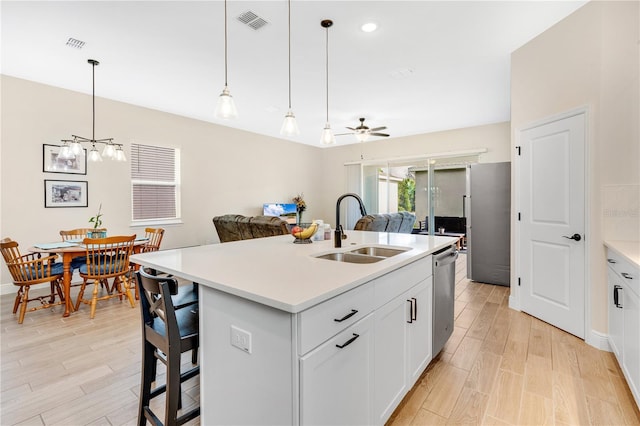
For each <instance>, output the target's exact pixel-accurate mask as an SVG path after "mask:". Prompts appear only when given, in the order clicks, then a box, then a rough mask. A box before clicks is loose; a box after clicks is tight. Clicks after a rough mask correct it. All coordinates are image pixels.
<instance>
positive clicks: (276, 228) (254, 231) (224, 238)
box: [213, 214, 289, 243]
mask: <svg viewBox="0 0 640 426" xmlns="http://www.w3.org/2000/svg"><path fill="white" fill-rule="evenodd" d="M213 224H214V226H215V227H216V232H217V233H218V238H219V239H220V242H221V243H226V242H229V241H240V240H250V239H252V238H262V237H272V236H274V235H287V234H288V233H289V224H288V223H287V222H286V221H285V220H282V219H280V218H279V217H275V216H251V217H247V216H243V215H241V214H225V215H223V216H216V217H214V218H213Z"/></svg>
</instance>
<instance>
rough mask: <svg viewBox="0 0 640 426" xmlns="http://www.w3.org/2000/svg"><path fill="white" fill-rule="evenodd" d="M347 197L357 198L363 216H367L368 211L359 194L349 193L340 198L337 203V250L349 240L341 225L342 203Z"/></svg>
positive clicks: (335, 237) (335, 238)
mask: <svg viewBox="0 0 640 426" xmlns="http://www.w3.org/2000/svg"><path fill="white" fill-rule="evenodd" d="M347 197H353V198H355V199H356V200H357V201H358V204H359V205H360V213H362V216H366V215H367V209H365V207H364V203H363V202H362V198H360V196H359V195H358V194H354V193H352V192H349V193H347V194H343V195H341V196H340V197H338V201H337V202H336V230H335V231H334V238H333V240H334V247H336V248H338V247H342V240H344V239H346V238H347V236H346V235H345V234H344V230H343V229H342V225H340V202H341V201H342V200H343V199H345V198H347Z"/></svg>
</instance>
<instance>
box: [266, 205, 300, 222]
mask: <svg viewBox="0 0 640 426" xmlns="http://www.w3.org/2000/svg"><path fill="white" fill-rule="evenodd" d="M262 214H263V215H264V216H277V217H279V218H281V219H283V220H286V221H287V222H288V223H296V217H297V209H296V204H295V203H264V204H263V205H262Z"/></svg>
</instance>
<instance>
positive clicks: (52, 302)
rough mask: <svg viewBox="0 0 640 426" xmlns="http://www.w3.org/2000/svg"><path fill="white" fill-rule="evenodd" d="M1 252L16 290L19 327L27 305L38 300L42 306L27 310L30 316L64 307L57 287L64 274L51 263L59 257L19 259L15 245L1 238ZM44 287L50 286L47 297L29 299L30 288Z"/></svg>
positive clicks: (58, 267)
mask: <svg viewBox="0 0 640 426" xmlns="http://www.w3.org/2000/svg"><path fill="white" fill-rule="evenodd" d="M0 251H2V257H3V258H4V261H5V263H6V264H7V267H8V268H9V272H10V273H11V277H12V279H13V284H15V285H17V286H18V293H17V294H16V299H15V302H14V303H13V313H14V314H15V313H16V312H17V311H18V308H20V313H19V315H18V324H22V322H23V321H24V316H25V314H26V313H27V305H28V304H29V302H32V301H35V300H38V301H39V302H40V304H41V306H38V307H34V308H31V309H29V312H32V311H37V310H39V309H46V308H49V307H51V306H57V305H62V304H64V303H65V300H64V296H63V293H62V288H61V287H60V279H61V278H62V273H63V270H62V264H61V263H54V260H55V259H56V258H57V257H58V256H57V255H51V256H45V257H41V255H40V253H29V254H25V255H21V254H20V250H19V249H18V243H17V242H15V241H13V240H12V239H11V238H4V239H3V240H1V241H0ZM45 283H46V284H49V288H50V291H49V294H46V295H43V296H36V297H32V298H31V299H30V298H29V290H30V288H31V286H33V285H37V284H45ZM56 294H57V295H58V297H59V298H60V301H59V302H56Z"/></svg>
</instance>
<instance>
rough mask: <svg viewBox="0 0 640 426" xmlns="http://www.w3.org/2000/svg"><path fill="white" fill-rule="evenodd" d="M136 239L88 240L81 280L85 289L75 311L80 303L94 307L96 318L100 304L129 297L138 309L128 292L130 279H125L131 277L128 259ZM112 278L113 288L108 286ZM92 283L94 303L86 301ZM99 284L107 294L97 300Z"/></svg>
mask: <svg viewBox="0 0 640 426" xmlns="http://www.w3.org/2000/svg"><path fill="white" fill-rule="evenodd" d="M135 239H136V236H135V235H131V236H116V237H106V238H85V239H84V240H83V243H84V245H85V246H86V247H87V255H86V256H87V263H85V264H84V265H82V266H81V267H80V271H79V272H80V276H81V277H82V279H83V281H82V285H81V287H80V292H79V293H78V298H77V299H76V305H75V309H76V311H77V310H78V308H79V307H80V303H81V302H82V303H85V304H88V305H90V306H91V313H90V318H92V319H93V318H94V317H95V315H96V304H97V302H98V300H106V299H110V298H112V297H119V298H120V300H122V297H123V296H126V297H127V299H128V300H129V303H130V304H131V307H132V308H134V307H135V302H134V300H133V296H132V295H131V291H130V288H129V281H130V280H128V279H123V277H124V276H125V275H127V274H130V273H131V265H130V263H129V257H130V256H131V253H132V252H133V243H134V241H135ZM109 278H113V284H112V285H111V286H109V281H108V279H109ZM89 281H93V293H92V296H91V299H84V298H83V296H84V292H85V288H86V286H87V283H88V282H89ZM100 284H102V285H104V287H105V289H106V291H107V294H106V295H103V296H98V290H99V287H100Z"/></svg>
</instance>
